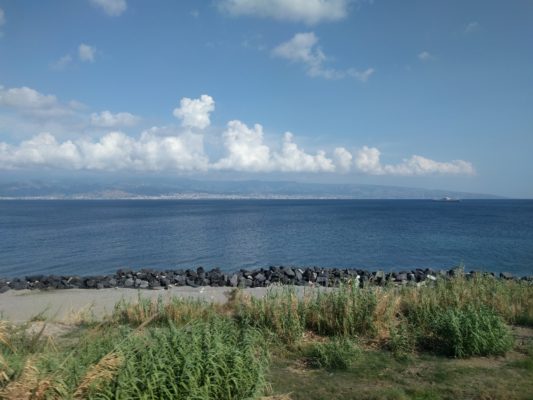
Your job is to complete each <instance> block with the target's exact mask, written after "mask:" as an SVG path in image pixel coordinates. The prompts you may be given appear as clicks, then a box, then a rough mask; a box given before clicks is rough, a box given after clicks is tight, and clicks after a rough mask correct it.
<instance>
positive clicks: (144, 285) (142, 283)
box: [139, 279, 150, 289]
mask: <svg viewBox="0 0 533 400" xmlns="http://www.w3.org/2000/svg"><path fill="white" fill-rule="evenodd" d="M148 286H150V283H149V282H148V281H145V280H143V279H141V281H140V282H139V289H146V288H147V287H148Z"/></svg>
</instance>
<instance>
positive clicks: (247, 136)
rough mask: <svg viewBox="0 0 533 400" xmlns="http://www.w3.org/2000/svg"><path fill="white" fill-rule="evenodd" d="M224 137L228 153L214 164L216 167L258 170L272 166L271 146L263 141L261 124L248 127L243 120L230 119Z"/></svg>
mask: <svg viewBox="0 0 533 400" xmlns="http://www.w3.org/2000/svg"><path fill="white" fill-rule="evenodd" d="M223 138H224V146H225V147H226V150H227V152H228V155H227V157H225V158H223V159H221V160H219V161H218V162H217V163H215V164H214V168H215V169H231V170H237V171H256V172H257V171H267V170H269V169H270V168H271V165H270V148H269V147H268V146H267V145H265V144H264V143H263V127H262V126H261V125H259V124H255V125H254V127H253V128H248V126H246V124H244V123H242V122H241V121H237V120H235V121H230V122H228V127H227V129H226V131H225V132H224V134H223Z"/></svg>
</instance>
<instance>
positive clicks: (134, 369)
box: [0, 315, 269, 400]
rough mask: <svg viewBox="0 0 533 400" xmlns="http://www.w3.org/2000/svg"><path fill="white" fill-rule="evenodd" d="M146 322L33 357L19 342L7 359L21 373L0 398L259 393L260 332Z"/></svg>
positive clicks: (103, 328)
mask: <svg viewBox="0 0 533 400" xmlns="http://www.w3.org/2000/svg"><path fill="white" fill-rule="evenodd" d="M146 321H151V322H152V324H144V325H143V324H142V323H141V324H140V325H139V327H138V328H137V329H133V328H132V327H130V326H129V325H120V324H113V323H110V322H109V321H108V322H106V323H104V324H101V325H100V326H97V327H95V328H93V329H90V330H88V331H86V332H84V333H83V334H82V336H81V337H80V338H79V340H78V341H77V342H76V343H75V344H74V345H72V346H70V347H69V346H66V347H59V346H55V345H46V346H43V347H41V348H40V349H39V350H38V351H36V352H33V353H31V352H28V351H26V350H25V349H26V348H27V346H25V345H24V342H23V341H22V340H21V341H20V346H17V347H16V348H13V351H12V354H14V353H17V355H18V356H19V357H20V367H18V369H17V371H16V372H13V373H11V374H9V375H8V376H7V379H6V380H5V382H3V385H2V387H0V398H1V399H21V400H22V399H77V398H80V399H81V398H83V399H132V398H137V399H174V398H180V399H244V398H253V397H256V396H257V395H259V394H260V393H261V392H262V390H263V388H264V385H265V371H266V369H267V368H268V364H269V363H268V353H267V351H266V347H265V344H264V341H263V340H262V336H261V334H260V332H258V331H257V330H255V329H253V328H251V327H249V326H242V325H240V324H238V323H236V322H235V321H234V320H233V319H232V318H230V317H226V316H220V315H214V316H210V317H209V318H206V319H204V320H200V319H192V320H190V321H189V322H188V323H185V324H182V325H177V324H175V323H174V322H172V321H169V320H166V321H167V322H166V323H160V321H158V320H157V319H155V318H153V316H151V317H150V316H148V319H147V320H146ZM146 321H145V322H146ZM29 340H30V338H28V337H26V344H27V343H28V341H29ZM2 354H7V351H6V348H5V347H4V348H2ZM6 359H7V363H8V364H9V363H11V362H12V361H13V360H14V359H13V357H6ZM8 371H9V370H8Z"/></svg>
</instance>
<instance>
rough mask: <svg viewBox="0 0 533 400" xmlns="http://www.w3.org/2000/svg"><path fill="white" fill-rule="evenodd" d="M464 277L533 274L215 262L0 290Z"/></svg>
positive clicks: (53, 279) (13, 283)
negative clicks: (227, 266)
mask: <svg viewBox="0 0 533 400" xmlns="http://www.w3.org/2000/svg"><path fill="white" fill-rule="evenodd" d="M460 275H462V276H465V277H467V278H471V277H474V276H476V275H486V276H492V277H494V278H496V279H504V280H523V281H528V282H533V275H529V276H522V277H516V276H514V275H513V274H512V273H510V272H500V273H499V274H496V273H494V272H482V271H470V272H465V271H464V269H463V268H461V267H456V268H451V269H448V270H445V269H440V270H434V269H431V268H425V269H421V268H417V269H413V270H403V271H399V272H384V271H382V270H377V271H368V270H363V269H356V268H322V267H295V266H271V267H266V268H257V269H253V270H249V269H240V270H238V271H232V272H227V271H221V270H220V269H219V268H213V269H211V270H206V269H204V268H203V267H198V268H196V269H186V270H183V269H178V270H164V271H162V270H154V269H141V270H138V271H134V270H132V269H129V268H121V269H118V270H117V271H116V272H115V273H114V274H109V275H86V276H80V275H43V274H35V275H27V276H25V277H19V278H13V279H7V278H0V295H1V294H3V293H6V292H8V291H10V290H15V291H20V290H30V291H31V290H36V289H38V290H44V291H46V290H61V289H100V290H102V289H111V288H124V289H152V290H161V289H166V290H168V289H171V288H174V287H190V288H199V287H214V288H215V287H226V288H237V287H238V288H265V287H269V286H271V285H273V284H280V285H294V286H304V287H305V286H321V287H336V286H339V285H340V284H342V283H351V284H357V285H359V286H360V287H363V286H366V285H385V284H389V283H392V284H396V285H414V284H416V285H421V284H425V283H427V282H433V281H437V280H440V279H449V278H453V277H456V276H460Z"/></svg>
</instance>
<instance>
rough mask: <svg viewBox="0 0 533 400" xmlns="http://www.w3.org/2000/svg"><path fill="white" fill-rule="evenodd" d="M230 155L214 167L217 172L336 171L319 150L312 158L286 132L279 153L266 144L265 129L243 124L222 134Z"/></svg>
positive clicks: (233, 123) (237, 123)
mask: <svg viewBox="0 0 533 400" xmlns="http://www.w3.org/2000/svg"><path fill="white" fill-rule="evenodd" d="M223 138H224V147H225V148H226V151H227V156H226V157H224V158H222V159H221V160H219V161H218V162H216V163H215V164H213V168H214V169H224V170H233V171H253V172H271V171H282V172H333V171H334V170H335V166H334V164H333V161H332V160H331V159H329V158H327V157H326V155H325V152H323V151H319V152H317V154H316V155H311V154H308V153H306V152H305V151H303V150H302V149H300V148H299V147H298V146H297V145H296V143H294V141H293V135H292V134H291V133H290V132H287V133H285V135H284V137H283V142H282V146H281V149H280V151H279V152H276V151H272V150H271V149H270V147H269V146H267V145H266V144H265V143H264V137H263V127H262V126H261V125H259V124H255V125H254V126H253V127H252V128H249V127H248V126H247V125H246V124H244V123H243V122H241V121H238V120H234V121H230V122H228V126H227V129H226V131H225V132H224V134H223Z"/></svg>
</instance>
